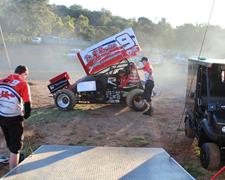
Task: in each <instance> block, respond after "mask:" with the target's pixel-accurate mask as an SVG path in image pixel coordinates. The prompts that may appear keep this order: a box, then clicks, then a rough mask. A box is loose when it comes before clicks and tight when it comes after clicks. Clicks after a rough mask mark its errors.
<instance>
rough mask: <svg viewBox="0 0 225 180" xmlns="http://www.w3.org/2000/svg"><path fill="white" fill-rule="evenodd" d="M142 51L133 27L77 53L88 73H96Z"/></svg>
mask: <svg viewBox="0 0 225 180" xmlns="http://www.w3.org/2000/svg"><path fill="white" fill-rule="evenodd" d="M139 51H140V46H139V45H138V42H137V39H136V36H135V34H134V31H133V30H132V28H128V29H125V30H124V31H122V32H120V33H117V34H115V35H113V36H111V37H109V38H107V39H104V40H102V41H101V42H99V43H97V44H95V45H92V46H91V47H88V48H87V49H85V50H84V51H81V52H80V53H78V54H77V56H78V58H79V60H80V62H81V64H82V66H83V68H84V70H85V72H86V73H87V75H90V74H95V73H96V72H99V71H101V70H102V69H105V68H107V67H109V66H111V65H113V64H116V63H118V62H120V61H122V60H124V59H129V58H130V57H133V56H136V55H137V53H138V52H139Z"/></svg>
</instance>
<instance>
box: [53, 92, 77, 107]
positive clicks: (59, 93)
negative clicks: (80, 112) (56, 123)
mask: <svg viewBox="0 0 225 180" xmlns="http://www.w3.org/2000/svg"><path fill="white" fill-rule="evenodd" d="M61 94H66V95H67V96H68V97H69V98H70V104H69V105H68V106H67V107H66V108H62V107H60V106H59V105H58V103H57V98H58V97H59V95H61ZM76 103H77V101H76V98H75V95H74V93H73V92H72V91H71V90H69V89H62V90H60V91H58V92H57V93H56V96H55V105H56V106H57V107H58V109H59V110H63V111H69V110H72V109H73V108H74V106H75V104H76Z"/></svg>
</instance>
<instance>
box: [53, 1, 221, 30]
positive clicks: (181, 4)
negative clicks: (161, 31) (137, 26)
mask: <svg viewBox="0 0 225 180" xmlns="http://www.w3.org/2000/svg"><path fill="white" fill-rule="evenodd" d="M213 1H214V0H138V1H131V0H49V3H50V4H56V5H65V6H67V7H69V6H71V5H73V4H77V5H81V6H82V7H83V8H86V9H89V10H91V11H93V10H96V11H100V10H101V9H102V8H104V9H107V10H109V11H110V12H111V13H112V15H115V16H121V17H123V18H126V19H132V18H136V19H137V18H139V17H146V18H148V19H150V20H152V21H153V22H155V23H157V22H158V21H159V20H160V19H161V18H166V21H167V22H169V23H170V24H171V25H172V26H173V27H176V26H179V25H182V24H185V23H192V24H206V23H207V22H208V19H209V15H210V11H211V8H212V5H213ZM224 8H225V0H215V5H214V9H213V13H212V16H211V20H210V24H212V25H219V26H221V27H224V28H225V20H224V17H225V11H224Z"/></svg>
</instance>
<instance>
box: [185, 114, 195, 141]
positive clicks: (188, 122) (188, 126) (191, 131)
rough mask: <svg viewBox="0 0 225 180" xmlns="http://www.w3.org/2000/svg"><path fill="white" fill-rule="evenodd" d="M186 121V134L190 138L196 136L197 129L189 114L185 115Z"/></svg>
mask: <svg viewBox="0 0 225 180" xmlns="http://www.w3.org/2000/svg"><path fill="white" fill-rule="evenodd" d="M184 123H185V128H184V130H185V136H186V137H188V138H194V137H195V131H194V129H193V127H192V126H191V119H190V118H189V117H188V116H186V117H185V120H184Z"/></svg>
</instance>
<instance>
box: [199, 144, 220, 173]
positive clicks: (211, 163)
mask: <svg viewBox="0 0 225 180" xmlns="http://www.w3.org/2000/svg"><path fill="white" fill-rule="evenodd" d="M200 161H201V164H202V167H204V168H205V169H207V170H217V169H218V168H219V167H220V162H221V158H220V150H219V147H218V146H217V145H216V144H215V143H204V144H203V145H202V147H201V151H200Z"/></svg>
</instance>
